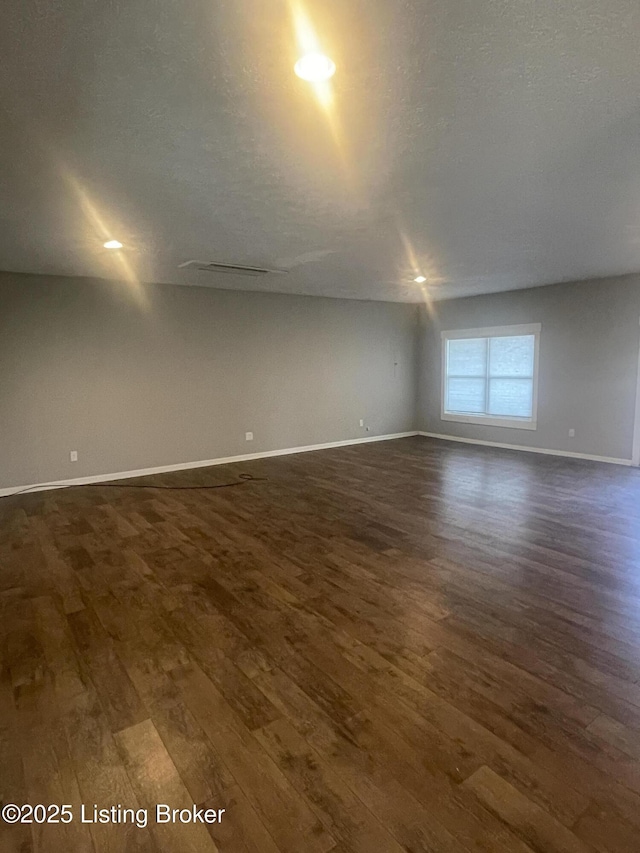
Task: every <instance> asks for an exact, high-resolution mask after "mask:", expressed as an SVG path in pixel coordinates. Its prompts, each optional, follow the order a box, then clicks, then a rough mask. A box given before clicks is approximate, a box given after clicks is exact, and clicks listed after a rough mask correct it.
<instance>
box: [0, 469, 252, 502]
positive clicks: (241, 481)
mask: <svg viewBox="0 0 640 853" xmlns="http://www.w3.org/2000/svg"><path fill="white" fill-rule="evenodd" d="M268 479H269V478H268V477H254V476H253V474H238V479H237V480H236V481H235V482H233V483H216V484H215V485H208V486H152V485H151V484H148V483H47V486H48V487H49V486H53V487H55V486H58V487H59V488H61V489H88V488H92V487H95V488H98V489H161V490H164V491H168V492H195V491H208V490H211V489H231V488H233V487H234V486H244V485H245V484H246V483H252V482H253V483H265V482H267V480H268ZM34 489H35V490H36V491H50V489H49V488H46V489H43V488H42V487H41V486H27V488H26V489H19V490H18V491H17V492H11V493H10V494H8V495H2V496H0V499H1V498H13V497H15V496H16V495H24V494H27V493H28V492H31V491H32V490H34Z"/></svg>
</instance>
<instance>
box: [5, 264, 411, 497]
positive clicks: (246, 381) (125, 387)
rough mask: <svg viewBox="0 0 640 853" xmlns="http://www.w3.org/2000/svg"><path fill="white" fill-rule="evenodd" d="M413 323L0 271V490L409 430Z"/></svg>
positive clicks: (373, 305)
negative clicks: (73, 458)
mask: <svg viewBox="0 0 640 853" xmlns="http://www.w3.org/2000/svg"><path fill="white" fill-rule="evenodd" d="M416 328H417V309H416V306H412V305H399V304H391V303H384V302H362V301H348V300H339V299H320V298H313V297H304V296H300V297H298V296H280V295H275V294H260V293H244V292H231V291H220V290H212V289H206V288H186V287H173V286H167V285H152V286H145V287H144V288H143V289H140V290H136V289H135V288H132V287H131V286H130V285H126V284H117V283H109V282H101V281H89V280H82V279H69V278H56V277H49V276H29V275H17V274H10V273H0V488H3V487H4V488H6V487H11V486H20V485H26V484H30V483H37V482H46V481H51V480H58V479H62V478H69V477H84V476H88V475H92V474H102V473H112V472H118V471H127V470H132V469H139V468H147V467H154V466H161V465H169V464H174V463H183V462H191V461H198V460H205V459H212V458H216V457H220V456H231V455H236V454H242V453H253V452H260V451H266V450H276V449H280V448H287V447H296V446H300V445H308V444H319V443H322V442H330V441H340V440H344V439H351V438H358V437H365V436H373V435H384V434H389V433H396V432H404V431H409V430H412V429H414V428H415V415H416V411H415V406H416V394H415V391H416V385H417V377H416V368H417V358H416V342H417V335H416ZM360 418H364V419H365V421H366V424H367V425H369V426H370V428H371V432H369V433H367V432H365V430H364V429H362V428H360V427H359V419H360ZM247 431H253V432H254V434H255V440H254V441H253V442H252V443H248V442H246V441H245V432H247ZM70 450H77V451H78V453H79V461H78V462H77V463H70V462H69V451H70Z"/></svg>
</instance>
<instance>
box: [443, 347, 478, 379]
mask: <svg viewBox="0 0 640 853" xmlns="http://www.w3.org/2000/svg"><path fill="white" fill-rule="evenodd" d="M486 372H487V338H468V339H466V340H461V341H455V340H454V341H449V348H448V350H447V373H448V375H449V376H485V375H486Z"/></svg>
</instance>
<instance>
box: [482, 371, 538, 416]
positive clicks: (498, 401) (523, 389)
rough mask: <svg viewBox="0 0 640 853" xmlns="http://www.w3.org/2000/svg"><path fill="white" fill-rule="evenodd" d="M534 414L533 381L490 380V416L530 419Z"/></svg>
mask: <svg viewBox="0 0 640 853" xmlns="http://www.w3.org/2000/svg"><path fill="white" fill-rule="evenodd" d="M532 413H533V379H490V380H489V414H490V415H505V416H507V417H512V418H530V417H531V416H532Z"/></svg>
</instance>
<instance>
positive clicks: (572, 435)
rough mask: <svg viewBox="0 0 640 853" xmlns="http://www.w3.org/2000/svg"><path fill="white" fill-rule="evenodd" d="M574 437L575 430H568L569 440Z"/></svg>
mask: <svg viewBox="0 0 640 853" xmlns="http://www.w3.org/2000/svg"><path fill="white" fill-rule="evenodd" d="M575 437H576V431H575V429H570V430H569V438H575Z"/></svg>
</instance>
